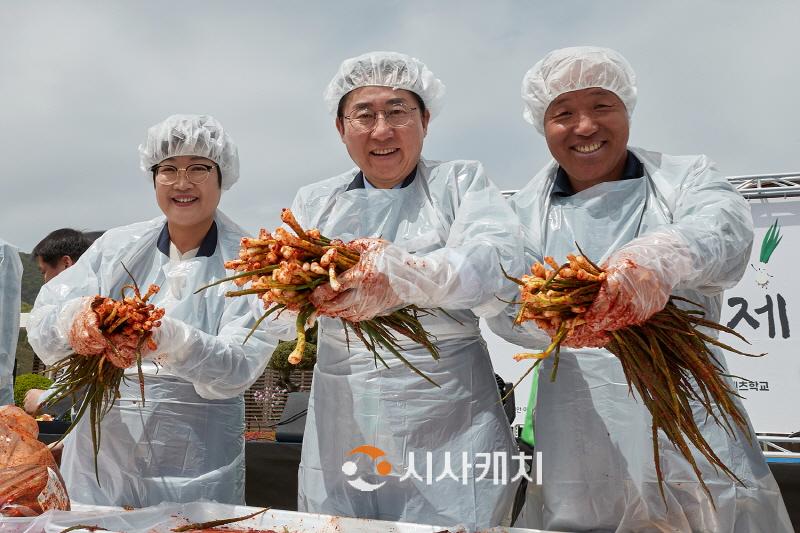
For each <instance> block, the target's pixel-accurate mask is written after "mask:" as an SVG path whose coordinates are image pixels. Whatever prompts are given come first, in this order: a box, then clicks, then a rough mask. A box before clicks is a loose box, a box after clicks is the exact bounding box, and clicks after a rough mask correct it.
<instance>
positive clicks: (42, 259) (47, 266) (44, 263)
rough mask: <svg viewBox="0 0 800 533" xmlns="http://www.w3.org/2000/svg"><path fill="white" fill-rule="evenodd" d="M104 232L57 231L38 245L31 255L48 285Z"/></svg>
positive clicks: (69, 229) (66, 229) (64, 229)
mask: <svg viewBox="0 0 800 533" xmlns="http://www.w3.org/2000/svg"><path fill="white" fill-rule="evenodd" d="M101 234H102V232H97V231H93V232H90V233H88V234H87V233H84V232H82V231H78V230H74V229H71V228H62V229H57V230H55V231H53V232H52V233H50V234H49V235H48V236H47V237H45V238H44V239H42V241H41V242H40V243H39V244H37V245H36V246H35V247H34V249H33V252H31V255H33V257H35V258H36V263H37V265H38V266H39V271H40V272H41V273H42V277H43V278H44V282H45V283H47V282H48V281H50V280H51V279H53V278H54V277H56V276H57V275H58V274H60V273H61V272H63V271H64V270H65V269H67V268H69V267H71V266H72V265H74V264H75V261H77V260H78V258H79V257H80V256H81V255H82V254H83V252H85V251H86V250H87V249H88V248H89V246H91V244H92V242H94V240H95V239H96V238H97V237H99V236H100V235H101Z"/></svg>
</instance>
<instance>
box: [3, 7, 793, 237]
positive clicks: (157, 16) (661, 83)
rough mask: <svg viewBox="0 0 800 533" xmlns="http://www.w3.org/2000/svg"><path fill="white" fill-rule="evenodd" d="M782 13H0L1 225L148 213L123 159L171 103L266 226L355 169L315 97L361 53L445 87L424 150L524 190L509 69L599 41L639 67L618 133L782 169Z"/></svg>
mask: <svg viewBox="0 0 800 533" xmlns="http://www.w3.org/2000/svg"><path fill="white" fill-rule="evenodd" d="M798 15H800V6H799V5H798V4H796V3H785V4H782V3H765V4H758V5H756V4H753V3H744V2H721V1H714V2H688V1H681V2H662V3H651V2H636V3H634V2H622V1H608V2H603V3H602V4H601V3H588V2H579V1H564V2H557V3H556V2H551V3H542V2H522V1H516V2H512V1H497V2H491V3H489V2H481V3H478V2H474V3H472V2H464V1H446V2H398V1H394V2H380V3H377V2H361V1H359V2H356V1H342V2H335V3H334V2H322V1H319V2H302V3H301V2H296V3H288V2H255V1H253V2H224V3H220V2H217V3H211V2H208V3H206V4H202V3H199V2H186V1H178V2H175V1H172V2H168V3H166V2H137V3H128V2H116V3H112V2H103V3H97V2H92V3H90V2H70V3H64V2H57V1H52V2H46V1H40V2H36V3H34V4H32V3H24V4H16V5H12V4H8V3H6V4H5V5H4V6H3V7H2V13H1V14H0V46H2V49H3V50H4V53H3V54H2V55H1V56H0V147H2V153H3V156H4V157H3V159H4V164H3V169H2V178H0V184H2V194H1V195H0V198H1V199H0V234H2V237H3V238H4V239H6V240H9V241H11V242H14V243H16V244H18V245H19V246H20V247H21V248H22V249H23V250H30V249H31V248H32V247H33V245H34V244H35V243H36V242H37V241H38V240H39V239H40V238H41V237H43V236H44V235H45V234H47V233H48V232H49V231H51V230H53V229H55V228H58V227H63V226H76V227H79V228H83V229H101V228H107V227H110V226H115V225H120V224H126V223H129V222H132V221H135V220H141V219H145V218H149V217H152V216H154V215H156V214H157V213H158V210H157V208H156V206H155V202H154V201H153V196H152V191H151V189H150V186H149V184H148V181H147V178H146V177H145V176H143V175H142V173H141V172H140V171H139V170H138V156H137V151H136V148H137V146H138V144H139V142H141V140H142V137H143V135H144V132H145V131H146V128H147V127H148V126H150V125H152V124H154V123H155V122H157V121H159V120H161V119H163V118H165V117H166V116H167V115H169V114H172V113H176V112H202V113H209V114H212V115H214V116H216V117H217V118H218V119H219V120H220V121H221V122H222V123H223V124H224V125H225V126H226V128H227V129H228V130H229V131H230V132H231V134H232V136H233V137H234V138H235V139H236V141H237V142H238V144H239V149H240V154H241V159H242V180H241V182H240V183H239V184H237V185H236V187H234V189H232V190H231V191H230V192H228V193H226V194H225V195H224V197H223V203H222V206H223V209H224V210H225V211H226V212H227V213H228V214H229V215H230V216H231V217H232V218H234V219H235V220H237V221H238V222H240V223H241V224H242V225H244V226H246V227H249V228H251V229H255V228H256V227H257V226H259V225H265V226H273V225H275V224H277V215H278V209H279V208H280V207H283V206H286V205H289V203H290V202H291V200H292V198H293V195H294V191H295V190H296V189H297V187H299V186H300V185H303V184H307V183H311V182H313V181H315V180H319V179H322V178H324V177H327V176H330V175H334V174H337V173H339V172H341V171H343V170H345V169H346V168H348V167H349V166H351V162H350V161H349V159H348V157H347V154H346V152H345V150H344V147H343V146H342V144H341V143H340V142H339V139H338V137H337V135H336V132H335V130H334V128H333V125H332V119H331V117H330V116H329V115H327V113H326V110H325V107H324V105H323V103H322V99H321V93H322V90H323V88H324V86H325V84H326V83H327V82H328V80H329V79H330V77H331V76H332V75H333V73H334V72H335V69H336V67H337V66H338V64H339V62H340V61H341V60H342V59H344V58H345V57H349V56H352V55H356V54H358V53H361V52H364V51H367V50H371V49H396V50H399V51H404V52H406V53H410V54H412V55H415V56H417V57H419V58H421V59H422V60H423V61H425V62H426V63H427V64H428V65H429V66H430V67H431V69H432V70H433V71H434V72H435V73H436V74H437V76H439V77H440V78H442V79H443V80H444V82H445V84H446V85H447V87H448V98H447V102H446V105H445V108H444V112H443V114H442V115H441V116H440V117H439V118H437V120H436V121H434V122H433V123H432V125H431V129H430V132H429V136H428V139H427V141H426V149H425V154H426V155H427V156H428V157H431V158H437V159H449V158H467V159H480V160H482V161H483V162H484V163H485V165H486V166H487V168H488V170H489V172H490V175H491V176H493V177H494V179H495V180H496V181H497V182H498V184H499V185H500V186H501V187H503V188H511V187H519V186H521V185H522V184H523V183H524V182H525V181H526V180H527V179H529V178H530V177H531V176H532V175H533V174H534V173H535V171H536V170H538V167H540V166H541V165H542V164H544V163H545V162H546V160H547V159H548V154H547V152H546V147H545V145H544V142H543V140H542V139H541V138H540V136H539V135H538V134H537V133H536V132H535V130H534V129H533V128H531V127H530V126H528V125H527V124H525V123H524V122H523V121H522V119H521V116H520V111H521V107H522V105H521V101H520V98H519V84H520V80H521V78H522V75H523V73H524V72H525V70H527V68H529V67H530V66H531V65H532V64H533V63H534V62H535V61H536V60H538V59H539V58H540V57H541V56H542V55H543V54H544V53H546V52H547V51H549V50H550V49H553V48H556V47H560V46H568V45H576V44H598V45H605V46H611V47H614V48H617V49H618V50H620V51H621V52H622V53H623V54H624V55H626V57H628V59H629V60H630V61H631V63H632V64H633V65H634V67H635V68H636V70H637V74H638V77H639V82H640V100H639V106H638V108H637V110H636V113H635V115H634V128H633V132H632V141H633V142H634V143H636V144H640V145H643V146H645V147H647V148H651V149H658V150H663V151H666V152H672V153H697V152H705V153H708V154H709V155H710V156H711V157H712V158H713V159H715V160H716V161H718V163H719V165H720V167H721V168H722V170H723V171H725V172H727V173H729V174H744V173H759V172H771V171H788V170H796V169H797V168H798V166H800V165H798V162H797V157H796V154H797V153H798V148H800V133H799V132H798V130H797V128H796V127H795V124H797V123H798V119H800V116H799V115H800V108H799V107H798V106H797V105H796V104H795V99H794V93H795V92H796V88H797V87H798V86H799V85H800V83H799V82H800V72H798V69H797V68H796V59H795V58H796V56H797V52H798V45H797V44H796V38H795V33H796V31H795V30H796V28H795V26H796V21H797V20H798V18H799V17H798Z"/></svg>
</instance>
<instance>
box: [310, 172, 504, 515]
mask: <svg viewBox="0 0 800 533" xmlns="http://www.w3.org/2000/svg"><path fill="white" fill-rule="evenodd" d="M310 225H318V226H319V228H320V230H321V231H322V233H323V234H325V235H326V236H329V237H332V238H333V237H340V238H343V239H345V240H347V239H351V238H355V237H380V238H383V239H386V240H389V241H392V242H394V243H395V244H398V245H401V246H403V247H404V248H406V249H407V250H408V251H410V252H412V253H413V252H420V253H424V252H429V251H431V250H435V249H438V248H441V247H443V246H444V245H445V243H446V240H447V235H448V230H449V225H448V224H447V222H446V221H445V219H444V218H443V217H442V216H441V215H440V213H439V212H438V211H437V209H436V207H435V206H434V205H433V201H432V200H431V198H430V195H429V192H428V190H427V186H426V183H425V181H424V179H422V178H421V176H420V175H419V174H418V175H417V178H416V179H415V180H414V181H413V182H412V183H411V184H410V185H409V186H408V187H406V188H403V189H395V190H392V189H390V190H378V189H373V190H367V189H355V190H351V191H346V192H343V193H340V194H338V195H336V196H335V197H333V198H330V199H329V201H328V203H327V205H325V206H324V208H323V209H322V210H321V212H320V214H319V219H318V220H317V221H312V223H311V224H310ZM448 312H450V314H451V315H453V316H454V317H455V318H456V319H458V321H460V322H461V324H459V323H458V322H457V321H455V320H453V319H451V318H448V317H446V316H444V315H437V316H435V317H427V318H425V319H423V323H424V324H425V327H426V329H427V330H428V331H429V332H431V333H432V334H434V335H435V336H436V337H437V342H436V344H437V346H438V348H439V350H440V353H441V359H440V360H439V361H438V362H436V361H434V360H433V359H432V358H431V356H430V355H429V354H428V352H427V351H426V350H424V349H422V348H419V347H418V346H416V345H414V344H413V343H404V350H403V353H404V355H405V356H406V357H407V358H408V359H409V360H410V361H411V362H412V363H413V364H414V365H416V366H417V368H419V369H420V370H421V371H423V372H424V373H426V374H427V375H428V376H430V377H431V378H432V379H433V380H434V381H436V382H437V383H438V384H439V385H441V388H435V387H433V386H432V385H431V384H429V383H428V382H427V381H425V380H423V379H422V378H420V377H419V376H417V375H416V374H414V373H413V372H412V371H411V370H410V369H408V368H407V367H406V366H404V365H403V364H402V363H401V362H400V361H399V360H397V359H396V358H395V357H393V356H392V355H391V354H389V353H387V354H385V355H384V358H385V360H386V361H387V362H388V364H389V365H390V366H391V368H390V369H386V368H385V367H383V366H380V364H379V366H378V367H377V368H376V365H375V360H374V358H373V355H372V354H371V353H369V352H368V351H367V350H366V349H365V348H364V347H363V346H362V345H361V344H360V342H359V341H358V340H357V339H354V338H353V336H352V334H351V343H350V347H349V349H348V347H347V343H346V341H345V336H344V332H343V330H342V327H341V324H340V322H339V321H337V320H331V319H323V320H322V321H321V330H320V335H319V346H318V360H317V365H316V368H315V370H314V381H313V386H312V392H311V401H310V404H309V412H308V420H307V423H306V431H305V437H304V441H303V455H302V461H301V465H300V474H299V481H300V491H299V492H300V493H299V508H300V510H303V511H309V512H317V513H324V514H334V515H345V516H357V517H361V518H376V519H381V520H399V521H406V522H421V523H427V524H443V525H447V524H458V523H462V524H467V525H468V526H470V527H483V526H486V525H496V524H498V523H500V521H501V520H502V519H503V516H504V514H505V512H506V511H507V510H508V508H509V505H510V503H511V499H512V498H513V492H514V485H512V484H511V483H506V484H505V485H503V484H494V483H493V480H492V478H493V474H492V473H490V474H489V475H488V476H487V479H486V480H483V481H476V480H475V479H474V476H473V475H472V472H471V471H470V472H469V474H468V476H467V477H468V479H467V482H466V484H463V483H462V482H461V480H459V481H455V480H453V479H450V478H446V479H442V480H440V481H435V482H434V483H432V484H430V485H429V484H428V483H427V479H426V473H425V472H426V467H427V460H426V453H427V452H432V454H433V455H432V461H431V465H432V472H433V473H434V477H436V476H438V475H439V474H440V473H441V472H442V471H443V467H444V461H445V456H446V454H448V453H449V455H450V457H451V459H452V465H451V466H452V470H453V471H455V472H458V473H459V474H460V473H461V472H462V459H461V457H462V452H467V453H468V454H469V458H468V462H470V463H471V464H472V463H474V462H475V454H476V453H479V452H483V453H490V452H503V453H505V454H507V455H511V454H512V453H514V451H515V445H514V442H513V438H512V435H511V431H510V428H509V424H508V421H507V419H506V417H505V414H504V412H503V409H502V407H501V405H500V402H499V399H500V398H499V393H498V389H497V384H496V382H495V379H494V375H493V370H492V365H491V361H490V358H489V354H488V352H487V350H486V344H485V342H484V341H483V339H482V338H481V337H480V331H479V329H478V322H477V318H476V317H475V316H474V314H472V313H471V312H470V311H466V310H461V311H459V310H455V311H452V310H448ZM365 444H366V445H372V446H376V447H378V448H380V449H381V450H383V451H384V452H385V454H386V456H385V457H384V459H385V460H387V461H389V462H390V463H391V464H392V467H393V468H392V471H391V474H390V475H389V476H380V475H378V474H377V473H376V470H375V463H376V462H377V461H376V462H373V461H372V460H371V459H369V458H367V457H363V456H360V457H350V456H349V455H348V453H349V452H350V450H352V449H353V448H355V447H357V446H360V445H365ZM411 452H413V453H414V456H415V459H414V462H415V465H414V466H415V469H416V470H417V472H419V473H420V474H421V476H422V477H423V478H424V479H423V481H419V480H415V479H413V478H410V479H407V480H404V481H400V480H399V477H400V476H401V475H402V474H403V473H404V472H405V471H406V469H407V468H408V466H409V464H408V462H407V459H408V457H409V453H411ZM346 460H355V461H356V462H357V463H358V465H359V468H358V475H360V477H361V478H363V479H365V480H366V481H368V482H369V483H372V484H378V483H381V482H385V485H383V486H381V487H380V488H378V489H376V490H374V491H370V492H364V491H360V490H358V489H356V488H354V487H352V486H351V485H350V484H349V483H348V480H352V479H353V478H354V477H355V476H346V475H345V474H344V473H343V472H342V464H343V462H344V461H346Z"/></svg>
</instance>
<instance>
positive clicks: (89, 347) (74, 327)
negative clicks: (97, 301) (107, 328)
mask: <svg viewBox="0 0 800 533" xmlns="http://www.w3.org/2000/svg"><path fill="white" fill-rule="evenodd" d="M93 299H94V298H92V297H86V298H76V299H74V300H70V301H69V302H67V304H66V305H65V306H64V308H63V309H62V310H61V313H60V314H59V317H58V322H59V328H64V327H66V324H67V323H68V321H69V320H70V319H71V324H70V326H69V329H68V331H67V334H66V338H67V341H68V342H69V344H70V346H72V349H73V350H74V351H75V353H77V354H80V355H84V356H98V357H100V356H104V357H106V358H107V359H108V361H109V362H110V363H111V364H113V365H114V366H116V367H118V368H128V367H130V366H132V365H133V364H134V363H135V362H136V351H137V346H138V344H139V341H138V339H136V338H131V337H128V336H125V335H123V334H122V333H117V332H115V333H111V334H108V335H106V334H104V333H103V332H102V331H100V324H99V321H98V319H97V314H96V313H95V312H94V311H93V310H92V308H91V304H92V300H93ZM146 348H147V345H146V343H145V344H144V345H143V346H142V351H143V352H144V351H145V350H146Z"/></svg>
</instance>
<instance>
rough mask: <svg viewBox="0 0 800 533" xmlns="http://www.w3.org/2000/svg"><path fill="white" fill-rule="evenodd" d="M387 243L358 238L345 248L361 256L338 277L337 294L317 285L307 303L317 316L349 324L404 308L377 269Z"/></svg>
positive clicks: (328, 285)
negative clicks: (313, 308)
mask: <svg viewBox="0 0 800 533" xmlns="http://www.w3.org/2000/svg"><path fill="white" fill-rule="evenodd" d="M388 244H389V243H387V242H386V241H384V240H381V239H357V240H355V241H353V242H351V243H348V245H347V246H348V247H349V248H350V249H352V250H354V251H357V252H359V253H360V254H361V256H360V258H359V261H358V263H356V264H355V266H353V267H352V268H350V269H348V270H347V271H346V272H344V273H343V274H342V275H340V276H339V277H338V279H339V284H340V288H339V290H338V291H336V290H334V289H333V287H331V285H330V283H325V284H323V285H320V286H319V287H317V288H316V289H314V292H313V293H312V294H311V297H310V300H311V303H312V304H313V305H314V307H316V308H317V312H318V313H319V314H320V315H325V316H330V317H339V318H344V319H345V320H349V321H351V322H359V321H361V320H369V319H371V318H374V317H376V316H380V315H385V314H388V313H390V312H392V311H395V310H397V309H399V308H400V307H403V305H404V304H403V302H402V301H401V300H400V298H399V297H398V296H397V294H395V292H394V291H393V290H392V288H391V285H390V284H389V278H388V276H386V274H383V273H381V272H378V271H377V270H376V265H375V264H376V261H377V258H378V257H379V256H380V254H381V253H383V250H384V249H385V248H386V246H387V245H388Z"/></svg>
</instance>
